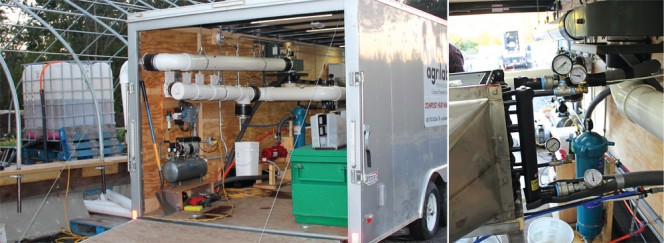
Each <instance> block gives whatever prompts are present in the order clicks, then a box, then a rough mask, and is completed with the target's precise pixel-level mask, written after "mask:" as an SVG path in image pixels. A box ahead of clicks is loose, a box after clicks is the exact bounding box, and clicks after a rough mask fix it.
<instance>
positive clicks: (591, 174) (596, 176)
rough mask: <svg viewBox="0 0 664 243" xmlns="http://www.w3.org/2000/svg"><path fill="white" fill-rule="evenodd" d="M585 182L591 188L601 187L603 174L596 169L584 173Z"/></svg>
mask: <svg viewBox="0 0 664 243" xmlns="http://www.w3.org/2000/svg"><path fill="white" fill-rule="evenodd" d="M583 181H585V182H586V185H587V186H588V187H590V188H593V187H596V186H599V185H600V184H602V173H600V172H599V171H598V170H596V169H589V170H586V172H584V173H583Z"/></svg>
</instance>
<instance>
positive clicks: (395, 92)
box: [111, 0, 448, 242]
mask: <svg viewBox="0 0 664 243" xmlns="http://www.w3.org/2000/svg"><path fill="white" fill-rule="evenodd" d="M325 14H338V15H340V16H342V17H343V18H342V21H343V22H342V23H341V24H342V25H343V30H340V31H342V32H343V35H340V36H343V38H344V41H343V43H342V44H343V45H344V46H345V51H344V61H345V72H346V73H345V75H344V76H345V77H346V82H345V100H346V116H347V120H346V127H347V128H348V129H347V134H346V135H347V136H346V137H347V148H348V153H347V157H348V160H347V178H348V183H347V186H348V202H347V203H348V227H347V234H346V235H344V236H341V237H336V238H334V239H342V240H348V241H349V242H375V241H378V240H380V239H384V238H385V237H387V236H389V235H391V234H393V233H394V232H396V231H398V230H399V229H401V228H403V227H405V226H408V225H409V224H411V223H413V222H414V221H416V220H419V221H417V222H415V223H416V224H421V226H422V228H424V229H425V230H426V229H427V228H428V229H431V228H432V227H433V223H434V221H433V220H439V217H436V219H433V216H437V215H443V216H441V217H440V219H445V218H446V215H445V214H444V213H443V212H445V211H446V209H445V208H446V203H445V202H444V200H443V199H445V198H446V190H447V189H446V188H447V183H446V181H447V169H446V168H447V159H446V158H447V152H446V151H447V111H446V106H447V103H446V101H447V72H446V70H447V48H448V44H447V43H448V42H447V37H446V36H447V35H446V31H447V27H446V22H445V20H442V19H440V18H436V17H434V16H431V15H429V14H426V13H424V12H421V11H419V10H416V9H414V8H411V7H408V6H406V5H403V4H401V3H398V2H397V1H391V0H360V1H354V0H345V1H342V0H321V1H312V0H277V1H274V0H232V1H224V2H217V3H209V4H198V5H193V6H188V7H180V8H174V9H164V10H154V11H147V12H142V13H136V14H131V15H130V16H129V19H128V22H129V26H128V37H129V38H128V40H129V49H128V56H129V70H128V73H129V88H128V89H127V90H128V91H127V93H128V94H127V95H128V97H129V98H128V107H129V109H128V110H126V111H125V112H127V113H128V114H129V115H128V122H127V123H128V124H127V129H128V136H127V137H128V143H129V144H128V148H129V149H128V157H129V170H130V172H131V186H132V192H131V193H132V197H131V198H132V208H133V210H134V211H135V213H136V215H137V216H138V217H142V216H144V214H145V205H144V203H145V202H144V192H143V179H144V178H143V175H144V171H143V167H142V163H143V157H142V154H141V148H142V146H145V144H142V141H143V140H142V138H141V130H140V127H141V124H142V123H143V122H144V121H142V118H141V113H142V111H141V104H142V100H141V98H140V91H139V86H138V85H139V84H138V82H139V80H141V77H140V73H141V70H142V68H144V67H143V66H142V65H141V61H140V60H141V56H139V53H140V48H141V46H140V44H139V43H140V38H141V32H143V31H150V30H160V29H175V28H186V27H200V26H210V25H225V24H229V23H237V22H250V21H254V20H269V19H278V18H282V19H283V18H288V17H302V16H310V15H325ZM328 27H329V26H328ZM276 37H277V38H278V37H279V36H276ZM296 41H297V40H296ZM267 66H268V64H266V67H267ZM277 66H278V64H277ZM238 102H239V101H238ZM431 185H435V186H436V187H437V188H438V192H437V193H438V194H439V195H440V198H437V199H436V200H434V199H430V198H431V197H432V196H431V195H433V193H432V192H431V191H430V190H427V188H430V187H431ZM433 211H435V212H433ZM432 213H435V214H433V216H432ZM234 217H241V216H234ZM427 223H428V224H427ZM191 224H195V223H190V225H191ZM207 226H209V224H208V225H207ZM220 227H222V228H223V225H222V226H220ZM227 228H229V227H227ZM230 228H232V227H230ZM244 230H246V229H244ZM265 232H267V233H270V232H272V233H275V232H276V231H269V229H268V230H267V231H265ZM111 233H112V231H111ZM277 233H279V234H289V232H283V231H279V232H277ZM291 233H292V234H293V235H299V236H306V234H302V233H298V232H291Z"/></svg>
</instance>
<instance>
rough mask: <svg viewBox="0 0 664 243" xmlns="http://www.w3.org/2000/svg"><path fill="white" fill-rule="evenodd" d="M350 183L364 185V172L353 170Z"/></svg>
mask: <svg viewBox="0 0 664 243" xmlns="http://www.w3.org/2000/svg"><path fill="white" fill-rule="evenodd" d="M350 182H351V183H353V184H362V171H359V170H351V171H350Z"/></svg>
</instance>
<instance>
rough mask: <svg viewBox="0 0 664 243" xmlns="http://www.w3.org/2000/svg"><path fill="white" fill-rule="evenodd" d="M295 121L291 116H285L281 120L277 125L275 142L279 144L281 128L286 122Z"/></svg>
mask: <svg viewBox="0 0 664 243" xmlns="http://www.w3.org/2000/svg"><path fill="white" fill-rule="evenodd" d="M293 119H295V117H294V116H293V115H287V116H284V117H282V118H281V120H280V121H279V123H278V124H279V125H277V142H281V128H282V127H283V126H284V125H285V124H286V122H288V121H291V120H293Z"/></svg>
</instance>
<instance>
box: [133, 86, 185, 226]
mask: <svg viewBox="0 0 664 243" xmlns="http://www.w3.org/2000/svg"><path fill="white" fill-rule="evenodd" d="M139 85H140V86H141V87H140V88H141V92H142V93H143V101H144V102H145V112H146V113H147V117H148V123H149V124H150V134H151V135H152V148H153V149H154V155H155V156H154V157H155V159H156V160H157V168H158V169H159V181H160V185H159V191H157V193H156V196H157V201H159V205H160V206H161V209H162V210H164V214H166V215H168V214H172V213H175V212H177V211H178V210H177V208H175V206H173V205H171V204H169V203H168V201H167V200H166V197H164V175H163V174H162V173H161V156H160V154H159V150H158V149H157V139H156V138H155V136H154V127H153V125H152V116H151V115H150V104H149V103H148V92H147V91H145V82H144V81H143V80H141V81H139Z"/></svg>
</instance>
